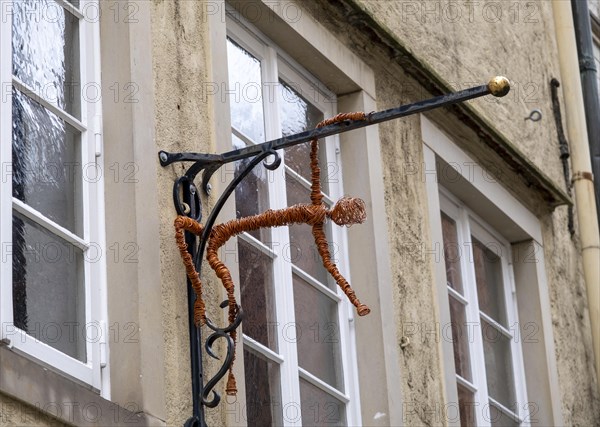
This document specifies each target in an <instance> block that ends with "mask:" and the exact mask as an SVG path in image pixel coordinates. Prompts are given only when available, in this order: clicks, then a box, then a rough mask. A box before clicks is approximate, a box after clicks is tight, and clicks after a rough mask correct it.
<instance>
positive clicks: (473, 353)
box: [456, 208, 490, 426]
mask: <svg viewBox="0 0 600 427" xmlns="http://www.w3.org/2000/svg"><path fill="white" fill-rule="evenodd" d="M456 225H457V237H458V245H459V247H460V248H461V249H463V250H462V256H461V270H462V271H464V272H465V274H464V283H463V286H464V292H465V298H466V299H467V300H468V301H469V304H468V305H467V306H466V307H465V310H466V313H465V314H466V321H467V330H468V331H469V351H470V357H471V362H472V363H471V370H472V372H471V374H472V376H473V384H474V385H475V386H476V387H477V391H476V392H475V402H477V403H479V405H478V406H476V407H475V419H476V421H477V425H478V426H487V425H489V424H490V422H489V419H486V417H484V410H483V408H484V406H485V405H486V404H487V402H488V391H487V390H488V388H487V378H486V373H485V372H486V371H485V355H484V354H483V337H482V335H481V319H480V317H479V303H478V301H477V282H476V277H475V266H474V257H473V245H472V243H473V242H472V238H471V228H470V225H469V216H468V213H467V212H466V211H465V210H464V209H462V208H459V212H458V218H457V220H456ZM471 334H472V336H471ZM487 418H489V417H487Z"/></svg>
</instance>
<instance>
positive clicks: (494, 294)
mask: <svg viewBox="0 0 600 427" xmlns="http://www.w3.org/2000/svg"><path fill="white" fill-rule="evenodd" d="M471 238H472V239H473V240H472V241H473V262H474V265H475V279H476V281H477V298H478V299H479V309H480V310H481V311H483V312H484V313H485V314H487V315H488V316H490V317H491V318H492V319H494V320H495V321H496V322H498V323H500V324H501V325H503V326H505V327H508V324H507V320H506V308H505V302H504V300H505V296H504V284H503V282H502V264H501V261H500V257H499V256H498V255H497V254H496V253H498V254H501V250H502V249H501V247H499V246H498V245H497V244H495V243H491V244H490V248H491V249H493V250H494V251H495V252H496V253H494V252H493V251H492V250H490V249H488V248H487V247H486V246H485V245H484V244H483V243H481V242H480V241H478V240H477V239H475V238H474V237H472V236H471Z"/></svg>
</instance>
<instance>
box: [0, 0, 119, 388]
mask: <svg viewBox="0 0 600 427" xmlns="http://www.w3.org/2000/svg"><path fill="white" fill-rule="evenodd" d="M11 3H12V1H10V0H2V1H1V2H0V7H1V8H2V16H3V20H2V21H1V22H0V58H2V61H0V81H1V82H3V83H2V84H3V87H2V104H1V107H0V108H1V110H0V140H1V141H2V144H0V164H1V165H2V181H1V184H0V241H1V242H4V243H3V245H4V247H3V250H2V253H3V260H2V268H1V270H0V279H1V282H2V284H3V286H1V287H0V322H1V324H2V328H1V330H0V339H2V340H5V342H6V343H8V346H9V347H10V348H11V349H12V350H13V351H15V352H18V353H21V354H23V355H26V356H27V357H30V358H33V359H35V360H37V361H39V362H41V363H42V364H44V365H46V366H48V367H50V368H51V369H53V370H56V371H59V372H61V373H63V374H66V375H67V376H69V377H72V378H74V379H76V380H79V381H82V382H84V383H86V384H90V385H91V386H92V387H94V388H95V389H97V390H100V391H101V393H102V396H103V397H109V394H110V391H109V373H108V366H107V360H108V348H107V345H108V344H107V341H108V340H107V339H106V333H107V331H106V326H105V325H106V300H107V296H106V263H105V257H104V254H105V247H106V245H105V236H104V232H103V230H104V200H103V197H102V195H103V188H104V178H103V173H102V171H103V164H102V118H101V111H102V110H101V103H100V99H99V97H98V98H93V99H89V100H86V101H87V102H85V101H84V96H85V95H87V96H92V95H90V94H86V93H85V92H84V91H85V89H86V88H89V87H93V88H94V89H97V87H98V84H99V82H100V26H99V22H98V20H96V21H94V20H91V19H89V18H87V17H84V15H83V13H82V10H88V9H86V8H87V7H88V6H91V8H92V9H93V10H99V4H98V0H80V7H79V8H77V7H75V6H73V5H72V4H70V3H68V2H66V1H64V0H55V3H56V5H57V6H59V7H62V8H64V9H65V11H66V12H65V13H67V14H71V15H73V16H74V17H76V18H78V19H79V26H78V28H79V60H80V79H81V84H80V87H81V88H82V89H81V90H82V92H81V96H82V102H81V120H78V119H76V118H75V117H73V116H71V115H70V114H68V113H67V112H65V111H63V110H61V109H59V108H57V107H56V106H55V105H54V104H52V103H51V102H49V101H46V100H44V99H43V97H42V96H41V94H40V93H38V92H37V91H35V90H33V89H32V88H29V87H27V86H26V85H25V84H24V83H23V82H21V81H20V80H19V79H17V78H16V77H14V76H13V74H12V15H11V13H10V10H12V9H11V8H12V4H11ZM7 82H8V83H7ZM13 87H15V88H17V89H19V90H22V91H23V90H25V91H26V92H27V93H30V94H34V96H35V101H37V102H38V103H40V104H41V105H42V106H43V107H45V108H46V109H48V110H49V111H51V112H52V113H54V114H55V115H57V116H58V117H60V118H61V119H63V120H64V121H65V122H66V123H68V124H70V125H71V126H73V127H74V128H76V129H77V130H79V131H81V160H82V161H81V168H82V173H81V176H82V205H83V235H82V237H79V236H77V235H75V234H74V233H72V232H70V231H69V230H67V229H65V228H64V227H61V226H60V225H58V224H56V223H55V222H53V221H52V220H50V219H48V218H47V217H45V216H44V215H43V214H42V213H40V212H38V211H36V210H35V209H33V208H31V207H30V206H28V205H26V204H25V203H23V202H21V201H19V200H17V199H15V198H13V197H12V175H11V173H10V165H11V163H12V154H11V153H12V88H13ZM98 95H99V94H98ZM90 165H94V168H95V169H96V172H97V173H98V174H99V177H98V175H96V176H95V177H94V178H93V179H85V176H86V175H85V168H86V167H91V166H90ZM13 211H15V212H18V213H20V214H22V215H23V216H25V217H27V218H28V219H30V220H32V221H33V222H35V223H37V224H39V225H41V226H42V227H43V228H45V229H46V230H49V231H50V232H51V233H53V234H54V235H57V236H60V237H61V238H63V239H64V240H66V241H67V242H69V243H71V244H73V245H74V246H76V247H79V248H80V249H82V250H83V251H84V277H85V284H84V286H85V313H86V325H85V329H86V330H88V329H89V335H90V336H89V337H87V338H88V339H86V355H87V361H86V363H83V362H81V361H79V360H76V359H74V358H72V357H70V356H68V355H66V354H65V353H62V352H61V351H59V350H57V349H55V348H53V347H51V346H49V345H47V344H45V343H43V342H41V341H38V340H37V339H35V338H34V337H32V336H30V335H28V334H27V333H26V332H24V331H22V330H20V329H18V328H16V327H14V324H13V300H12V285H8V284H12V255H11V254H10V253H9V252H12V251H10V249H9V248H10V245H12V215H13ZM86 250H90V251H95V252H96V253H95V254H93V255H92V252H90V253H89V254H88V258H86V253H85V251H86ZM63 332H64V331H63ZM103 368H104V369H103Z"/></svg>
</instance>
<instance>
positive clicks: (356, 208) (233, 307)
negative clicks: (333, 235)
mask: <svg viewBox="0 0 600 427" xmlns="http://www.w3.org/2000/svg"><path fill="white" fill-rule="evenodd" d="M364 119H365V113H362V112H358V113H343V114H338V115H337V116H335V117H332V118H330V119H327V120H323V121H322V122H320V123H319V124H318V125H317V127H323V126H327V125H330V124H333V123H338V122H341V121H345V120H364ZM318 150H319V142H318V139H314V140H312V141H311V152H310V167H311V173H312V178H311V194H310V199H311V202H312V203H311V204H297V205H294V206H290V207H288V208H285V209H279V210H267V211H266V212H263V213H262V214H258V215H253V216H249V217H245V218H240V219H235V220H231V221H228V222H226V223H223V224H218V225H215V226H214V227H213V229H212V231H211V233H210V236H209V238H208V244H207V248H206V259H207V261H208V263H209V265H210V267H211V268H212V269H213V271H214V272H215V273H216V275H217V277H218V278H219V279H220V280H221V283H222V284H223V287H224V288H225V290H226V292H227V301H228V320H229V322H230V323H232V322H233V321H234V320H235V318H236V315H237V303H236V300H235V294H234V291H235V286H234V284H233V280H232V278H231V273H230V271H229V269H228V268H227V266H225V264H224V263H223V262H222V261H221V260H220V259H219V256H218V250H219V248H221V247H222V246H223V245H224V244H225V243H226V242H227V241H228V240H229V239H230V238H231V237H234V236H236V235H238V234H241V233H243V232H245V231H253V230H258V229H260V228H265V227H281V226H287V225H292V224H308V225H310V226H311V227H312V234H313V237H314V239H315V244H316V246H317V249H318V252H319V255H320V256H321V259H322V261H323V266H324V267H325V269H326V270H327V271H328V272H329V274H331V276H332V277H333V278H334V279H335V281H336V283H337V284H338V286H339V287H340V288H341V289H342V291H343V292H344V293H345V294H346V296H347V297H348V299H349V300H350V302H351V303H352V304H353V305H354V306H355V307H356V309H357V312H358V315H359V316H365V315H367V314H369V312H370V309H369V307H367V306H366V305H365V304H362V303H361V302H360V300H359V299H358V298H357V297H356V294H355V293H354V290H353V289H352V287H351V286H350V284H349V283H348V281H347V280H346V279H345V278H344V277H343V276H342V274H341V273H340V272H339V270H338V268H337V266H336V265H335V263H333V262H332V260H331V254H330V252H329V244H328V242H327V236H326V235H325V231H324V229H323V228H324V223H325V220H326V219H327V218H329V219H331V220H332V221H333V222H335V223H336V224H337V225H340V226H341V225H346V226H350V225H353V224H361V223H363V222H364V221H365V220H366V211H365V203H364V201H362V200H361V199H358V198H353V197H342V198H341V199H340V200H338V202H337V203H336V204H335V205H334V206H333V208H332V209H328V208H327V205H325V204H324V203H323V193H322V192H321V176H320V175H321V171H320V168H319V160H318ZM175 228H176V241H177V246H178V247H179V251H180V253H181V257H182V258H183V263H184V265H185V269H186V273H187V276H188V278H189V279H190V281H191V283H192V287H193V289H194V291H195V292H196V296H197V298H196V303H195V305H194V322H195V323H196V324H197V325H203V324H204V323H205V321H206V313H205V311H206V310H205V306H204V301H203V300H202V283H201V282H200V276H199V274H198V272H197V271H196V269H195V268H194V263H193V260H192V257H191V256H190V254H189V253H188V252H187V244H186V243H185V237H184V232H183V231H184V230H186V231H190V232H192V233H194V234H196V235H200V234H201V233H202V229H203V227H202V225H200V224H199V223H198V222H196V221H194V220H193V219H191V218H188V217H184V216H178V217H177V219H176V220H175ZM230 336H231V338H232V340H233V342H234V346H235V344H236V339H237V332H236V330H235V329H234V330H233V331H231V332H230ZM234 360H235V352H234ZM232 368H233V361H232V363H231V366H230V369H229V376H228V379H227V386H226V393H227V394H228V395H235V394H236V393H237V386H236V382H235V377H234V375H233V371H232Z"/></svg>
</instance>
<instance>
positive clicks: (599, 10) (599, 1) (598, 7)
mask: <svg viewBox="0 0 600 427" xmlns="http://www.w3.org/2000/svg"><path fill="white" fill-rule="evenodd" d="M588 6H589V8H590V10H591V11H592V13H593V14H594V15H596V18H598V19H600V0H588Z"/></svg>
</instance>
